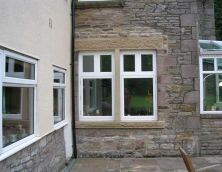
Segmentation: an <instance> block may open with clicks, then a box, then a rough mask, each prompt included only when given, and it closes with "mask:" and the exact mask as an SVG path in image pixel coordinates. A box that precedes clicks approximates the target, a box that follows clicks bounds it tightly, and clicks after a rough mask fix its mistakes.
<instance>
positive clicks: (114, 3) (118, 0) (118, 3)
mask: <svg viewBox="0 0 222 172" xmlns="http://www.w3.org/2000/svg"><path fill="white" fill-rule="evenodd" d="M123 6H124V0H110V1H86V2H76V3H75V7H76V8H109V7H123Z"/></svg>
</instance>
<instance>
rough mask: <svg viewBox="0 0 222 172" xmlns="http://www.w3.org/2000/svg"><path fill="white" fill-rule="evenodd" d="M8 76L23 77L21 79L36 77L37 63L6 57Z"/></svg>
mask: <svg viewBox="0 0 222 172" xmlns="http://www.w3.org/2000/svg"><path fill="white" fill-rule="evenodd" d="M5 66H6V68H5V72H6V76H8V77H14V78H21V79H33V80H34V79H35V65H34V64H31V63H27V62H23V61H21V60H16V59H13V58H10V57H6V64H5Z"/></svg>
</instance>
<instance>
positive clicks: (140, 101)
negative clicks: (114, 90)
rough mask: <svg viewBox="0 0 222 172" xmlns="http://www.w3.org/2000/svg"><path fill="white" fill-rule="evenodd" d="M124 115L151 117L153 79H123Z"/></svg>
mask: <svg viewBox="0 0 222 172" xmlns="http://www.w3.org/2000/svg"><path fill="white" fill-rule="evenodd" d="M124 115H125V116H144V115H153V79H152V78H125V79H124Z"/></svg>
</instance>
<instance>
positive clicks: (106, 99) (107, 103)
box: [83, 79, 112, 116]
mask: <svg viewBox="0 0 222 172" xmlns="http://www.w3.org/2000/svg"><path fill="white" fill-rule="evenodd" d="M83 112H84V114H83V115H84V116H112V80H111V79H83Z"/></svg>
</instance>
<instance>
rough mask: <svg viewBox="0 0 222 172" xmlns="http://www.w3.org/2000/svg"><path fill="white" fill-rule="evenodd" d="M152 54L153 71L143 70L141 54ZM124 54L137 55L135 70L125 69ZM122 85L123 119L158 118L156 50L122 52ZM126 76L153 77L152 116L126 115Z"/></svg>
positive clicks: (147, 119) (142, 119)
mask: <svg viewBox="0 0 222 172" xmlns="http://www.w3.org/2000/svg"><path fill="white" fill-rule="evenodd" d="M143 54H146V55H152V67H153V70H152V71H142V70H141V61H142V58H141V55H143ZM124 55H135V72H125V71H124V66H123V65H124V60H123V59H124ZM120 76H121V77H120V78H121V81H120V87H121V93H122V94H121V96H120V97H121V120H122V121H132V122H133V121H150V120H157V79H156V51H154V50H148V51H146V50H129V51H127V50H126V51H121V52H120ZM125 78H153V115H152V116H124V79H125Z"/></svg>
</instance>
